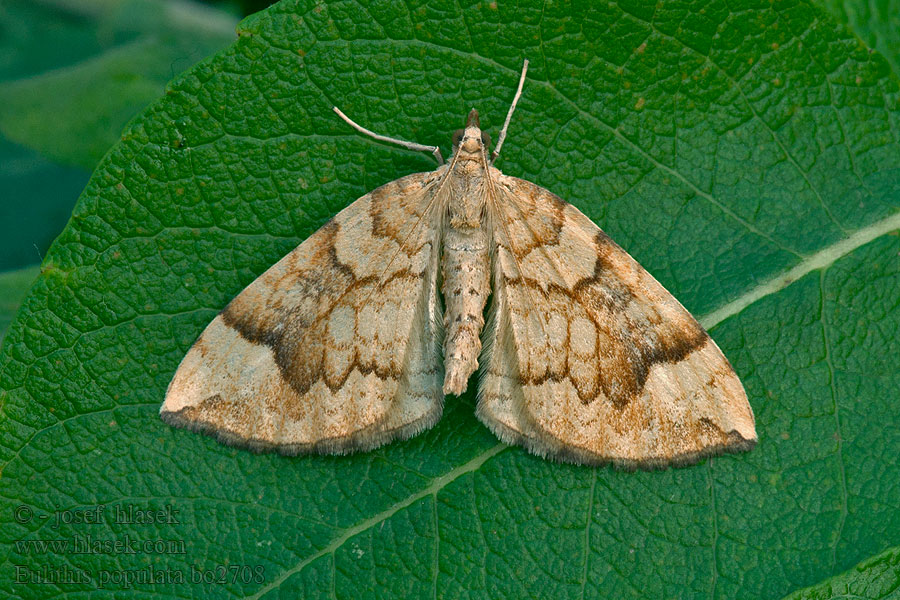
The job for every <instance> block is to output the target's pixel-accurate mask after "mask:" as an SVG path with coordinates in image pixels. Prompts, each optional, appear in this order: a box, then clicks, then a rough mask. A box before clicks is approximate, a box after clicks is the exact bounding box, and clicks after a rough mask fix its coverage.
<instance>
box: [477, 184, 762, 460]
mask: <svg viewBox="0 0 900 600" xmlns="http://www.w3.org/2000/svg"><path fill="white" fill-rule="evenodd" d="M497 189H498V197H497V198H496V199H495V201H494V202H493V203H492V205H491V208H492V211H493V213H492V219H493V223H494V227H493V236H494V244H495V246H494V248H495V252H494V300H493V306H492V314H491V321H490V323H489V326H488V328H487V329H486V333H487V338H488V343H487V344H486V347H488V348H489V351H488V352H486V353H485V356H484V359H483V361H482V362H483V369H484V372H483V374H482V379H481V386H480V389H479V404H478V416H479V418H480V419H481V420H482V421H483V422H485V423H486V424H487V425H488V427H490V428H491V429H492V430H493V431H494V432H495V433H497V435H499V436H500V437H501V438H502V439H504V440H505V441H507V442H512V443H518V444H522V445H524V446H526V447H528V448H529V449H531V450H532V451H533V452H536V453H537V454H540V455H545V456H547V455H549V456H553V457H556V458H559V459H561V460H567V461H572V462H578V463H587V464H596V463H602V462H614V463H617V464H619V465H622V466H626V467H635V466H640V467H659V466H664V465H668V464H684V463H687V462H691V461H694V460H696V459H698V458H700V457H703V456H709V455H713V454H717V453H720V452H722V451H735V450H746V449H748V448H750V447H752V446H753V444H754V443H755V441H756V432H755V430H754V419H753V413H752V411H751V409H750V405H749V403H748V402H747V397H746V395H745V393H744V390H743V387H742V386H741V383H740V381H739V380H738V378H737V376H736V375H735V373H734V371H733V369H732V368H731V365H730V364H729V363H728V361H727V360H726V358H725V357H724V356H723V355H722V353H721V351H720V350H719V348H718V347H717V346H716V344H715V342H714V341H713V340H712V339H711V338H710V337H709V336H708V335H707V333H706V331H704V330H703V328H702V327H701V326H700V325H699V324H698V323H697V321H696V320H695V319H694V318H693V316H691V315H690V313H688V312H687V311H686V310H685V309H684V308H683V307H682V306H681V304H679V303H678V301H677V300H675V298H674V297H672V295H671V294H669V292H668V291H666V290H665V289H664V288H663V287H662V286H661V285H660V284H659V283H658V282H657V281H656V280H655V279H654V278H653V277H652V276H651V275H650V274H649V273H647V271H645V270H644V269H643V268H642V267H641V266H640V265H639V264H638V263H637V262H636V261H635V260H634V259H632V258H631V257H630V256H629V255H628V254H627V253H626V252H625V251H624V250H622V249H621V248H620V247H619V246H618V245H616V244H615V243H614V242H613V241H612V240H611V239H609V237H608V236H606V234H604V233H603V232H602V231H601V230H600V229H599V227H597V226H596V225H595V224H594V223H592V222H591V221H590V219H588V218H587V217H585V216H584V215H583V214H582V213H581V212H579V211H578V210H577V209H576V208H575V207H573V206H571V205H570V204H568V203H566V202H563V201H562V200H560V199H559V198H557V197H556V196H554V195H553V194H552V193H550V192H548V191H547V190H545V189H543V188H541V187H539V186H536V185H534V184H532V183H530V182H527V181H524V180H521V179H516V178H513V177H505V176H502V175H500V176H499V178H498V186H497Z"/></svg>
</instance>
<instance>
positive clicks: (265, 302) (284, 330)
mask: <svg viewBox="0 0 900 600" xmlns="http://www.w3.org/2000/svg"><path fill="white" fill-rule="evenodd" d="M527 67H528V62H527V61H525V65H524V67H523V69H522V74H521V78H520V80H519V86H518V89H517V90H516V94H515V99H514V100H513V103H512V105H511V106H510V110H509V113H508V114H507V117H506V121H505V123H504V125H503V128H502V130H501V132H500V136H499V138H498V141H497V146H496V148H495V150H494V151H493V153H490V149H489V148H490V138H489V136H488V134H487V133H486V132H484V131H482V130H481V127H480V123H479V118H478V113H477V111H475V110H474V109H473V110H472V111H471V113H469V116H468V120H467V121H466V126H465V129H462V130H459V131H457V132H456V134H455V135H454V137H453V156H452V158H451V159H450V161H449V163H447V164H444V163H443V160H441V156H440V150H439V149H438V148H436V147H429V146H420V145H417V144H412V143H408V142H403V141H401V140H395V139H393V138H387V137H385V136H380V135H377V134H374V133H372V132H370V131H369V130H367V129H365V128H363V127H361V126H359V125H357V124H356V123H354V122H353V121H351V120H350V119H349V118H348V117H346V116H345V115H343V113H341V112H340V110H338V109H337V108H335V111H336V112H337V113H338V114H339V115H340V116H341V117H342V118H344V119H345V120H346V121H347V122H348V123H349V124H350V125H352V126H353V127H355V128H356V129H357V130H359V131H361V132H363V133H365V134H367V135H371V136H372V137H374V138H376V139H378V140H381V141H387V142H393V143H398V144H401V145H403V146H404V147H406V148H410V149H413V150H428V151H432V152H433V153H434V154H435V157H436V158H437V159H438V161H439V162H440V163H441V164H440V166H439V167H438V168H437V169H436V170H434V171H432V172H430V173H415V174H413V175H407V176H406V177H402V178H400V179H397V180H396V181H392V182H390V183H387V184H385V185H383V186H381V187H379V188H378V189H376V190H374V191H372V192H370V193H368V194H366V195H365V196H363V197H362V198H360V199H358V200H356V201H355V202H354V203H352V204H351V205H350V206H348V207H347V208H345V209H344V210H342V211H341V212H340V213H338V214H337V215H336V216H335V217H334V218H333V219H331V220H330V221H328V222H327V223H326V224H325V225H323V226H322V227H321V228H320V229H319V230H318V231H316V232H315V233H314V234H313V235H311V236H310V237H309V238H308V239H306V240H305V241H304V242H303V243H301V244H300V245H299V246H298V247H297V248H296V249H295V250H293V251H292V252H291V253H290V254H288V255H287V256H285V257H284V258H282V259H281V260H280V261H279V262H278V263H276V264H275V265H274V266H272V267H271V268H270V269H269V270H267V271H266V272H265V273H263V274H262V275H261V276H260V277H259V278H258V279H256V280H255V281H254V282H252V283H251V284H250V285H249V286H248V287H247V288H246V289H244V290H243V291H242V292H241V293H240V294H239V295H238V296H237V297H235V298H234V299H233V300H232V301H231V302H230V303H229V304H228V305H227V306H226V307H225V309H224V310H222V312H221V313H220V314H219V315H218V316H217V317H216V318H215V319H214V320H213V321H212V322H211V323H210V324H209V326H208V327H207V328H206V329H205V330H204V331H203V333H202V334H201V335H200V337H199V339H197V341H196V342H195V343H194V345H193V347H192V348H191V349H190V350H189V352H188V353H187V355H186V356H185V357H184V359H183V361H182V362H181V365H180V366H179V367H178V370H177V372H176V373H175V376H174V378H173V379H172V382H171V383H170V384H169V388H168V391H167V393H166V398H165V402H164V403H163V405H162V408H161V410H160V416H161V417H162V419H163V420H164V421H165V422H167V423H169V424H171V425H174V426H177V427H185V428H188V429H191V430H194V431H199V432H202V433H206V434H212V435H214V436H215V437H216V438H217V439H218V440H219V441H221V442H224V443H226V444H232V445H236V446H241V447H245V448H249V449H252V450H256V451H266V450H272V451H277V452H280V453H283V454H301V453H325V454H344V453H348V452H352V451H358V450H367V449H371V448H375V447H377V446H381V445H382V444H386V443H387V442H390V441H392V440H397V439H405V438H409V437H411V436H413V435H415V434H417V433H419V432H421V431H423V430H425V429H428V428H430V427H431V426H432V425H434V424H435V423H436V422H437V421H438V420H439V419H440V417H441V412H442V409H443V402H444V397H445V395H446V394H455V395H460V394H462V393H463V392H464V391H465V390H466V388H467V386H468V381H469V378H470V377H471V376H472V375H473V373H474V372H475V371H476V370H477V369H480V373H479V374H478V394H477V409H476V415H477V417H478V418H479V419H480V420H481V422H483V423H484V424H485V425H486V426H487V427H488V428H489V429H490V430H491V431H493V432H494V433H495V434H496V435H497V436H498V437H499V438H500V439H501V440H503V441H504V442H506V443H509V444H519V445H522V446H524V447H525V448H527V449H528V450H530V451H531V452H533V453H535V454H538V455H540V456H545V457H551V458H554V459H557V460H561V461H568V462H574V463H581V464H588V465H593V464H599V463H608V462H612V463H614V464H616V465H618V466H620V467H625V468H634V467H642V468H657V467H664V466H668V465H682V464H689V463H692V462H695V461H696V460H698V459H700V458H702V457H705V456H711V455H715V454H719V453H722V452H726V451H729V452H734V451H743V450H749V449H750V448H752V447H753V446H754V444H755V443H756V431H755V423H754V417H753V411H752V409H751V408H750V404H749V403H748V401H747V396H746V394H745V392H744V389H743V387H742V385H741V382H740V380H739V379H738V377H737V375H736V374H735V372H734V370H733V369H732V367H731V365H730V364H729V362H728V360H727V359H726V358H725V356H724V355H723V354H722V352H721V351H720V350H719V348H718V346H716V343H715V342H714V341H713V340H712V338H710V337H709V335H708V334H707V332H706V331H705V330H704V329H703V327H701V326H700V324H699V323H698V322H697V321H696V320H695V319H694V317H692V316H691V315H690V313H688V311H687V310H685V309H684V308H683V307H682V306H681V304H679V303H678V301H677V300H676V299H675V298H674V297H672V295H671V294H670V293H669V292H667V291H666V290H665V289H664V288H663V287H662V286H661V285H660V284H659V283H658V282H657V281H656V280H655V279H654V278H653V277H652V276H651V275H650V274H649V273H647V271H645V270H644V269H643V268H642V267H641V266H640V265H639V264H638V263H637V262H636V261H635V260H634V259H633V258H632V257H631V256H629V255H628V253H627V252H625V251H624V250H623V249H622V248H620V247H619V246H618V245H616V243H615V242H613V241H612V240H611V239H610V238H609V237H608V236H607V235H606V234H605V233H604V232H603V231H601V230H600V228H599V227H597V225H595V224H594V223H593V222H592V221H591V220H590V219H589V218H588V217H586V216H585V215H583V214H582V213H581V212H580V211H579V210H578V209H576V208H575V207H574V206H572V205H571V204H568V203H567V202H565V201H563V200H561V199H560V198H559V197H557V196H555V195H554V194H553V193H551V192H549V191H547V190H546V189H544V188H542V187H540V186H537V185H535V184H533V183H531V182H529V181H525V180H523V179H518V178H516V177H511V176H509V175H504V174H503V173H501V172H500V171H499V170H498V169H497V168H496V167H494V165H493V163H494V161H495V160H496V159H497V156H498V155H499V152H500V148H501V146H502V144H503V141H504V139H505V137H506V132H507V129H508V127H509V123H510V120H511V118H512V115H513V111H514V110H515V106H516V103H517V101H518V99H519V97H520V96H521V93H522V85H523V83H524V80H525V74H526V72H527ZM486 307H487V314H488V317H487V320H486V321H485V319H484V317H483V314H484V313H485V308H486Z"/></svg>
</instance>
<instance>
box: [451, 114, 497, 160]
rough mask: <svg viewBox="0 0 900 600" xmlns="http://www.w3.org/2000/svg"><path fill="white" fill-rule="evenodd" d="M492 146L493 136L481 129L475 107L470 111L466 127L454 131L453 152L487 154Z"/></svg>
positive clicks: (474, 154) (472, 154) (473, 155)
mask: <svg viewBox="0 0 900 600" xmlns="http://www.w3.org/2000/svg"><path fill="white" fill-rule="evenodd" d="M490 147H491V136H489V135H488V133H487V132H486V131H482V130H481V123H480V122H479V121H478V111H477V110H475V109H474V108H473V109H472V111H471V112H470V113H469V118H468V119H467V120H466V128H465V129H457V130H456V131H455V132H453V153H454V154H456V153H457V152H460V151H461V152H462V153H463V154H464V155H469V156H472V157H477V156H479V155H480V154H481V153H482V152H483V153H485V154H487V152H488V149H489V148H490ZM460 158H462V156H461V157H460Z"/></svg>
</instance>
